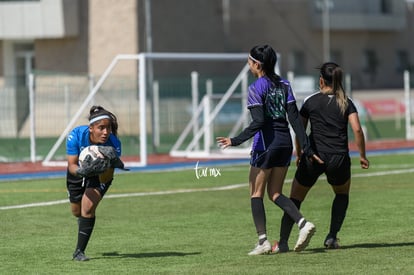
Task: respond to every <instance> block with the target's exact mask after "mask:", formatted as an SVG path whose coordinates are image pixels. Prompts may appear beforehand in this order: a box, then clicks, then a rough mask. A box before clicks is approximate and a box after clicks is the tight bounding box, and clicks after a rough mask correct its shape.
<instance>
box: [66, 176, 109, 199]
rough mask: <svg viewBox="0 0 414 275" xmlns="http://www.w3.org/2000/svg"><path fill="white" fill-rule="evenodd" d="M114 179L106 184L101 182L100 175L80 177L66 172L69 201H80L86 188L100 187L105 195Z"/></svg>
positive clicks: (102, 194)
mask: <svg viewBox="0 0 414 275" xmlns="http://www.w3.org/2000/svg"><path fill="white" fill-rule="evenodd" d="M111 184H112V180H111V181H110V182H108V183H106V184H103V183H100V182H99V176H93V177H87V178H79V177H77V176H74V175H72V174H71V173H69V171H67V172H66V188H67V189H68V197H69V201H70V202H72V203H75V202H80V201H81V200H82V196H83V193H85V190H86V188H95V189H98V190H99V192H100V193H101V197H103V196H104V195H105V193H106V191H108V188H109V186H111Z"/></svg>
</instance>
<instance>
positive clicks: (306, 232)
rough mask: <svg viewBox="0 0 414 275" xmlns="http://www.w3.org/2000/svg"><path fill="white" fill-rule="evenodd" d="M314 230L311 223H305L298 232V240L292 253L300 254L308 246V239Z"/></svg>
mask: <svg viewBox="0 0 414 275" xmlns="http://www.w3.org/2000/svg"><path fill="white" fill-rule="evenodd" d="M315 231H316V228H315V225H314V224H313V223H311V222H306V223H305V226H304V227H302V229H300V230H299V238H298V241H297V242H296V245H295V248H294V251H295V252H300V251H302V250H304V249H305V248H306V247H307V246H308V244H309V241H310V239H311V238H312V236H313V234H315Z"/></svg>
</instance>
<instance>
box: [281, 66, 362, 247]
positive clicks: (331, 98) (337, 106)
mask: <svg viewBox="0 0 414 275" xmlns="http://www.w3.org/2000/svg"><path fill="white" fill-rule="evenodd" d="M342 74H343V73H342V69H341V67H339V66H338V65H337V64H335V63H332V62H328V63H324V64H323V65H322V67H321V68H320V78H319V86H320V91H319V92H317V93H315V94H313V95H311V96H309V97H307V98H306V99H305V101H304V103H303V106H302V108H301V110H300V114H301V116H302V117H303V121H304V125H305V127H306V126H307V124H308V121H309V122H310V126H311V133H310V141H311V146H312V148H313V150H314V152H315V153H316V154H317V155H318V156H319V157H320V158H321V159H322V161H323V163H317V162H311V161H309V160H308V159H307V158H306V157H303V156H302V157H301V156H300V155H298V160H299V163H298V168H297V170H296V174H295V178H294V180H293V183H292V187H291V192H290V198H291V200H292V201H293V202H294V203H295V205H296V206H297V208H298V209H299V208H300V206H301V203H302V202H303V200H304V199H305V197H306V194H307V193H308V191H309V190H310V188H311V187H312V186H313V185H314V184H315V182H316V181H317V179H318V178H319V176H320V175H321V174H323V173H325V174H326V177H327V180H328V183H329V184H330V185H331V187H332V189H333V191H334V193H335V198H334V200H333V203H332V209H331V224H330V229H329V233H328V235H327V236H326V238H325V241H324V245H325V247H326V248H338V247H339V244H338V238H337V233H338V232H339V230H340V229H341V227H342V223H343V221H344V219H345V215H346V210H347V208H348V202H349V190H350V185H351V161H350V157H349V149H348V123H349V124H350V125H351V128H352V131H353V133H354V137H355V142H356V144H357V146H358V150H359V156H360V157H359V161H360V165H361V168H363V169H368V167H369V161H368V159H367V157H366V155H365V138H364V133H363V131H362V128H361V124H360V122H359V118H358V113H357V109H356V107H355V105H354V103H353V102H352V100H351V99H350V98H348V97H347V96H346V95H345V92H344V89H343V87H342ZM299 146H300V145H299ZM299 151H300V150H299ZM293 222H294V221H293V220H292V219H291V218H290V217H289V216H288V215H286V214H285V215H284V216H283V218H282V224H281V227H280V240H279V243H280V244H285V243H287V242H288V239H289V235H290V232H291V230H292V226H293Z"/></svg>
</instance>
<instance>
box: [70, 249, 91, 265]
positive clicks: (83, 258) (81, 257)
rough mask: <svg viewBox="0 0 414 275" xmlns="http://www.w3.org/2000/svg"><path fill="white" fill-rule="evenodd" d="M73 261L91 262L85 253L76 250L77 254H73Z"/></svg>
mask: <svg viewBox="0 0 414 275" xmlns="http://www.w3.org/2000/svg"><path fill="white" fill-rule="evenodd" d="M72 260H74V261H80V262H84V261H89V258H88V257H86V256H85V253H84V252H83V251H80V250H79V249H76V251H75V253H73V259H72Z"/></svg>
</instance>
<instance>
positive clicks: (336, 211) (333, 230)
mask: <svg viewBox="0 0 414 275" xmlns="http://www.w3.org/2000/svg"><path fill="white" fill-rule="evenodd" d="M348 203H349V195H348V194H336V196H335V199H334V200H333V202H332V210H331V226H330V229H329V236H331V237H333V238H336V234H337V233H338V232H339V230H341V227H342V224H343V222H344V220H345V216H346V210H347V209H348Z"/></svg>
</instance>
